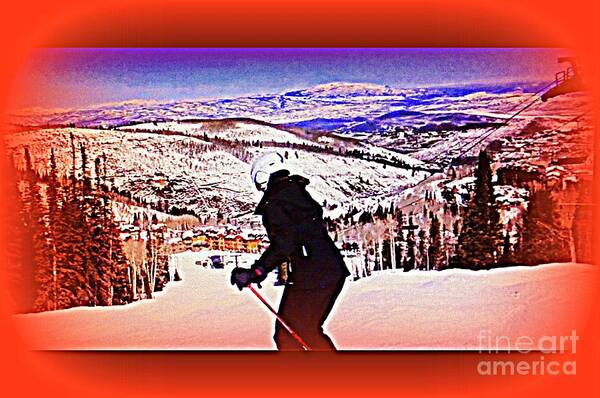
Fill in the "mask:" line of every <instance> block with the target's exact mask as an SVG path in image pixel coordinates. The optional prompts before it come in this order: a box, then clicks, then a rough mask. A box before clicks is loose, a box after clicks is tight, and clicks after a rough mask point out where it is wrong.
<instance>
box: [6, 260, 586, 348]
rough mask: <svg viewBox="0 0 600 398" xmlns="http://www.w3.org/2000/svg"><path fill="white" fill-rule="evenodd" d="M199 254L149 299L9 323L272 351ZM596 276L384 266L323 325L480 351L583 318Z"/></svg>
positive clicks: (259, 316)
mask: <svg viewBox="0 0 600 398" xmlns="http://www.w3.org/2000/svg"><path fill="white" fill-rule="evenodd" d="M202 256H203V254H202V253H192V252H186V253H182V254H179V255H177V256H176V258H177V260H176V261H177V263H178V268H179V270H180V272H181V273H182V275H183V281H181V282H174V283H171V284H169V285H168V286H167V288H166V290H165V291H164V292H162V293H160V294H158V295H157V297H156V298H155V299H153V300H144V301H140V302H136V303H133V304H130V305H127V306H120V307H104V308H73V309H68V310H61V311H55V312H47V313H41V314H23V315H15V316H14V321H15V322H16V324H17V326H18V327H19V328H20V329H21V330H22V333H23V335H24V338H25V340H26V341H29V342H30V343H31V346H32V348H35V349H202V350H204V349H226V350H231V349H234V350H237V349H261V350H262V349H266V350H270V349H273V348H274V345H273V343H272V341H271V335H272V332H273V317H272V315H271V314H270V313H268V312H267V311H266V310H265V309H264V308H263V307H262V304H260V303H259V302H258V301H257V299H256V298H255V297H253V296H252V293H251V292H249V291H243V292H241V293H240V292H239V291H238V290H237V289H236V288H234V287H232V286H231V285H230V284H229V281H228V275H229V270H228V269H225V270H207V269H203V268H201V267H199V266H197V265H195V264H194V263H195V261H196V260H198V259H200V258H201V257H202ZM252 260H253V257H252V255H248V256H247V257H245V258H244V259H243V263H245V264H248V263H250V262H251V261H252ZM595 272H596V271H595V269H594V267H593V266H590V265H581V264H550V265H543V266H538V267H531V268H526V267H513V268H507V269H497V270H492V271H479V272H474V271H467V270H446V271H441V272H434V271H432V272H418V271H415V272H409V273H401V272H396V271H385V272H383V273H376V274H375V275H374V276H372V277H369V278H365V279H361V280H359V281H357V282H350V281H348V282H347V284H346V287H345V290H344V292H343V293H342V295H341V296H340V298H339V300H338V302H337V304H336V306H335V307H334V310H333V313H332V315H331V316H330V318H329V320H328V322H327V324H326V330H327V331H328V332H329V333H330V335H331V336H332V337H333V339H334V340H335V341H336V343H337V345H338V347H339V348H340V349H479V348H480V343H479V336H480V333H482V332H483V336H485V337H486V338H487V336H505V337H507V338H508V339H509V341H511V342H515V340H516V339H517V338H518V337H519V336H529V337H531V338H532V339H533V340H534V341H538V339H539V338H540V337H541V336H546V335H547V336H560V335H569V334H570V333H571V330H581V329H583V327H584V325H585V322H586V321H587V320H589V317H590V315H591V313H590V311H589V309H590V308H589V304H588V303H590V302H591V298H592V295H593V292H594V291H593V287H594V285H593V283H594V282H593V281H594V280H596V278H595V276H596V275H595ZM273 277H274V275H270V278H271V279H270V280H271V282H272V278H273ZM267 282H268V281H267ZM267 282H265V284H264V288H263V289H262V290H261V292H262V293H263V294H264V295H265V296H266V297H267V298H268V300H270V301H271V302H272V303H274V304H275V306H276V303H277V302H278V300H279V299H280V297H281V292H282V290H283V289H282V288H281V287H275V286H272V283H267ZM484 341H487V340H484ZM504 341H506V339H505V340H504ZM503 348H509V347H503ZM510 348H515V347H514V346H513V347H510Z"/></svg>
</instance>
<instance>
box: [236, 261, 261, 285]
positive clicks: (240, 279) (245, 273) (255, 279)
mask: <svg viewBox="0 0 600 398" xmlns="http://www.w3.org/2000/svg"><path fill="white" fill-rule="evenodd" d="M267 274H268V271H267V269H266V268H265V267H264V266H262V265H261V264H258V263H254V265H252V267H251V268H250V269H248V268H234V269H233V271H231V284H232V285H236V286H237V287H238V289H240V290H242V289H243V288H245V287H246V286H248V285H249V284H251V283H260V282H262V281H264V280H265V278H266V277H267ZM259 286H260V285H259Z"/></svg>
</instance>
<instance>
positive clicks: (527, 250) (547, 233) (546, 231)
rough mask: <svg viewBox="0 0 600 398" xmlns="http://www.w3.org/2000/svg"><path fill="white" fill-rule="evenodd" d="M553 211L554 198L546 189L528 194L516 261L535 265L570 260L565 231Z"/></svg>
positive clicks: (567, 237)
mask: <svg viewBox="0 0 600 398" xmlns="http://www.w3.org/2000/svg"><path fill="white" fill-rule="evenodd" d="M555 211H556V210H555V206H554V200H553V199H552V196H551V194H550V192H549V191H547V190H539V191H534V192H532V193H531V196H530V198H529V204H528V207H527V211H526V212H525V214H524V216H523V231H522V234H521V242H520V247H519V253H518V262H519V263H520V264H525V265H537V264H545V263H552V262H568V261H570V260H571V255H570V246H569V243H570V236H569V231H568V230H567V228H564V227H562V226H560V225H558V223H557V222H556V215H555Z"/></svg>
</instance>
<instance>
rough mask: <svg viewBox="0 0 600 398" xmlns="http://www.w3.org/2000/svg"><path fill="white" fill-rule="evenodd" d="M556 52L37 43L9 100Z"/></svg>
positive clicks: (106, 96)
mask: <svg viewBox="0 0 600 398" xmlns="http://www.w3.org/2000/svg"><path fill="white" fill-rule="evenodd" d="M565 54H566V52H565V51H564V50H560V49H38V50H35V51H34V52H33V53H32V55H31V57H30V58H29V59H28V61H27V63H26V65H25V67H24V68H23V70H22V71H21V73H20V76H19V78H18V79H17V80H16V81H15V85H14V90H13V92H14V95H13V98H14V101H13V106H14V107H17V108H22V107H45V108H77V107H86V106H91V105H94V104H101V103H106V102H119V101H125V100H133V99H142V100H159V101H163V100H180V99H194V98H223V97H236V96H243V95H251V94H260V93H281V92H285V91H288V90H296V89H301V88H306V87H310V86H313V85H316V84H321V83H329V82H333V81H348V82H367V83H377V84H386V85H390V86H394V87H399V88H411V87H427V86H439V85H469V84H475V83H506V82H528V81H549V80H551V79H553V77H554V73H555V72H557V71H558V70H560V69H562V68H561V66H560V65H559V64H558V63H557V56H560V55H565Z"/></svg>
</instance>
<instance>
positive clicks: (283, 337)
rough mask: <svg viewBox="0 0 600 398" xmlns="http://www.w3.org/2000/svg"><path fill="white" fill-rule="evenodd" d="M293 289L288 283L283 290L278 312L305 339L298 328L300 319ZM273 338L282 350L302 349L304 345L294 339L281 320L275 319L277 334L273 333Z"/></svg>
mask: <svg viewBox="0 0 600 398" xmlns="http://www.w3.org/2000/svg"><path fill="white" fill-rule="evenodd" d="M292 290H293V285H286V286H285V288H284V290H283V296H282V297H281V302H280V303H279V310H278V311H277V314H278V315H280V316H281V317H282V318H283V319H284V320H285V321H286V322H287V323H288V324H289V325H290V327H292V328H293V329H294V330H295V331H296V333H298V334H299V335H300V337H302V338H303V339H304V336H303V335H302V333H301V332H300V331H299V330H298V329H297V327H298V319H297V316H296V310H295V308H294V307H296V306H297V304H296V303H295V301H296V300H295V299H294V294H293V293H291V292H292ZM290 294H291V295H292V300H291V302H290V299H289V298H290ZM273 340H274V341H275V345H276V346H277V349H278V350H280V351H302V350H303V349H302V347H301V346H300V344H299V343H298V342H297V341H296V339H294V338H293V337H292V336H291V334H290V333H289V332H288V331H287V330H286V329H285V328H284V327H283V326H282V325H281V323H280V322H278V321H275V334H274V335H273Z"/></svg>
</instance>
